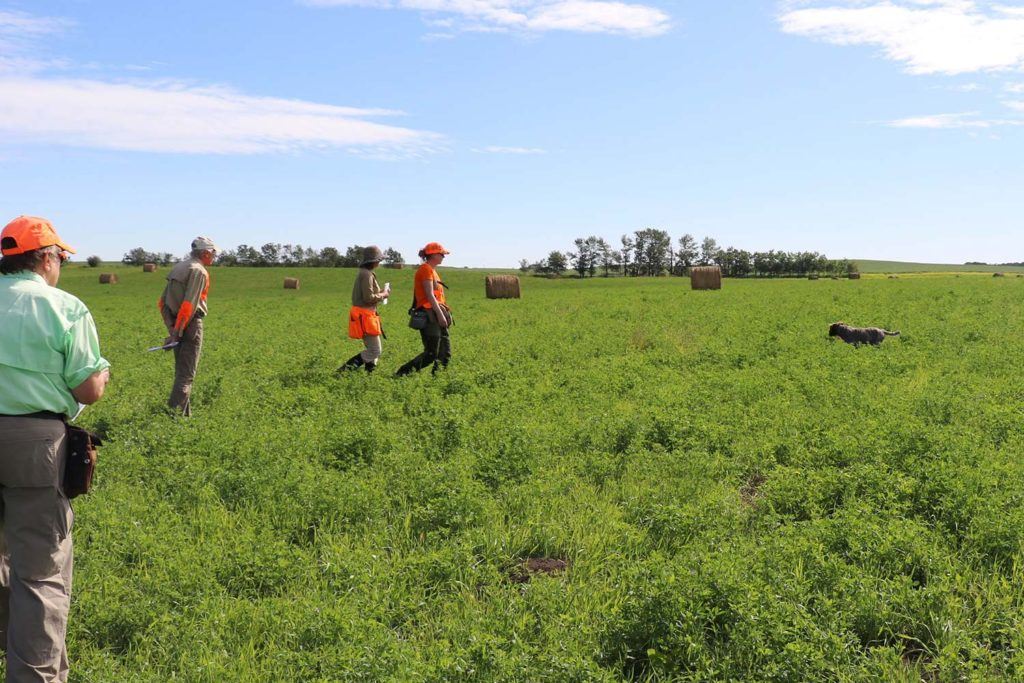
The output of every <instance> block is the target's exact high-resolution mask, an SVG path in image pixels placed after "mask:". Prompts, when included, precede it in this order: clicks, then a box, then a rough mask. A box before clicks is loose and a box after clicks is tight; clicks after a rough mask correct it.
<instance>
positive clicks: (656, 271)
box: [633, 228, 672, 276]
mask: <svg viewBox="0 0 1024 683" xmlns="http://www.w3.org/2000/svg"><path fill="white" fill-rule="evenodd" d="M633 245H634V246H633V262H634V264H635V267H636V271H637V274H638V275H648V276H654V275H661V274H662V273H663V272H665V271H666V270H667V269H668V268H669V264H670V263H671V257H670V254H671V252H672V238H671V237H670V236H669V234H668V233H667V232H665V231H664V230H659V229H657V228H646V229H644V230H637V231H636V232H635V233H633Z"/></svg>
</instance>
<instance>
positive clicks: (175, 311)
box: [157, 237, 219, 416]
mask: <svg viewBox="0 0 1024 683" xmlns="http://www.w3.org/2000/svg"><path fill="white" fill-rule="evenodd" d="M218 251H219V249H218V248H217V245H216V244H214V243H213V240H211V239H210V238H209V237H197V238H195V239H194V240H192V253H191V255H190V256H189V257H188V258H187V259H185V260H184V261H179V262H178V263H177V264H176V265H175V266H174V267H173V268H171V272H170V273H169V274H168V275H167V286H166V287H164V292H163V294H161V295H160V300H159V301H158V302H157V305H158V306H159V308H160V315H161V316H162V317H163V320H164V325H165V326H166V327H167V339H166V340H165V342H164V345H165V346H168V345H170V344H175V343H176V344H177V345H176V346H174V347H173V348H174V386H173V387H171V396H170V398H168V399H167V405H168V406H170V407H171V408H172V409H174V410H178V411H181V413H182V414H183V415H185V416H189V415H191V414H192V404H191V396H192V382H193V381H194V380H195V377H196V369H197V368H198V367H199V354H200V352H201V351H202V348H203V318H204V317H205V316H206V312H207V310H208V309H207V304H206V296H207V294H209V292H210V274H209V272H207V270H206V268H207V266H210V265H212V264H213V259H214V258H215V257H216V256H217V252H218Z"/></svg>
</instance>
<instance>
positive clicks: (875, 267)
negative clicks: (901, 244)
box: [853, 258, 1024, 273]
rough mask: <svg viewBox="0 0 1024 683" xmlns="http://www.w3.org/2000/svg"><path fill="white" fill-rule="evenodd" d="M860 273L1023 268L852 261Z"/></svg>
mask: <svg viewBox="0 0 1024 683" xmlns="http://www.w3.org/2000/svg"><path fill="white" fill-rule="evenodd" d="M853 260H854V261H856V262H857V265H858V266H860V272H862V273H1010V272H1013V273H1019V272H1024V266H976V265H966V264H963V263H910V262H907V261H873V260H871V259H859V258H858V259H853Z"/></svg>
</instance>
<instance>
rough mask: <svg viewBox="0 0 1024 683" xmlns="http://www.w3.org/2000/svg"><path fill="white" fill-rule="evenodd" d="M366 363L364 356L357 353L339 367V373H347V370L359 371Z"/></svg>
mask: <svg viewBox="0 0 1024 683" xmlns="http://www.w3.org/2000/svg"><path fill="white" fill-rule="evenodd" d="M364 363H365V361H364V360H363V354H362V353H357V354H356V355H354V356H352V357H351V358H349V359H348V360H347V361H345V362H344V364H342V365H341V366H339V367H338V370H337V372H345V371H346V370H358V369H359V368H360V367H362V366H363V364H364Z"/></svg>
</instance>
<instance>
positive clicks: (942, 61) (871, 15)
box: [779, 0, 1024, 74]
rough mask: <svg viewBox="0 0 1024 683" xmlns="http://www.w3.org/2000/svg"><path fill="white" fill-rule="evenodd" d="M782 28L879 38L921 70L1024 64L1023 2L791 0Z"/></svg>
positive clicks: (839, 38) (840, 38) (851, 41)
mask: <svg viewBox="0 0 1024 683" xmlns="http://www.w3.org/2000/svg"><path fill="white" fill-rule="evenodd" d="M779 21H780V23H781V25H782V30H783V31H785V32H787V33H792V34H795V35H801V36H806V37H810V38H815V39H818V40H823V41H825V42H829V43H833V44H836V45H876V46H878V47H880V48H881V49H882V52H883V54H884V55H885V56H886V57H887V58H889V59H891V60H893V61H897V62H900V63H902V64H904V65H905V66H906V69H907V71H909V72H910V73H914V74H961V73H973V72H984V71H1005V70H1019V69H1022V68H1024V6H1019V5H1006V4H997V3H994V2H989V1H987V0H979V1H974V0H827V1H825V2H822V1H820V0H813V1H812V2H799V3H793V2H790V3H787V4H786V5H785V9H784V10H783V12H782V14H781V15H780V17H779Z"/></svg>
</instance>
